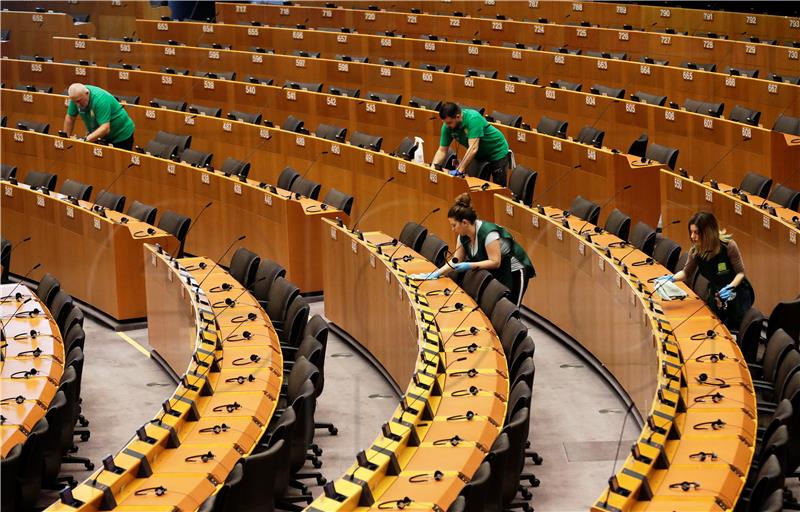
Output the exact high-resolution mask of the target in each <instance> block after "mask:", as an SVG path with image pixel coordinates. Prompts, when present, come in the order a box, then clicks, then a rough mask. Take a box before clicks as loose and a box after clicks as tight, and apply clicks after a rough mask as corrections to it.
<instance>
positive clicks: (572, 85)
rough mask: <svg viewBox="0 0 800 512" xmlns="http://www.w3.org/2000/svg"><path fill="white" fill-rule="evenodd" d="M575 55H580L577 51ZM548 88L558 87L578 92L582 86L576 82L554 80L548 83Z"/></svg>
mask: <svg viewBox="0 0 800 512" xmlns="http://www.w3.org/2000/svg"><path fill="white" fill-rule="evenodd" d="M577 55H580V50H578V53H577ZM550 87H558V88H559V89H567V90H568V91H579V92H580V90H581V89H583V84H579V83H576V82H569V81H567V80H555V81H553V82H550Z"/></svg>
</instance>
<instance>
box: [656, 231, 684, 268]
mask: <svg viewBox="0 0 800 512" xmlns="http://www.w3.org/2000/svg"><path fill="white" fill-rule="evenodd" d="M680 255H681V246H680V245H678V244H677V243H676V242H675V241H674V240H670V239H669V238H666V237H663V236H659V235H656V241H655V245H654V247H653V259H654V260H656V261H657V262H659V263H660V264H662V265H663V266H664V267H666V269H667V270H669V271H670V272H672V273H675V272H677V271H678V258H680Z"/></svg>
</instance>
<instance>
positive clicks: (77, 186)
mask: <svg viewBox="0 0 800 512" xmlns="http://www.w3.org/2000/svg"><path fill="white" fill-rule="evenodd" d="M61 193H62V194H64V195H66V196H69V197H74V198H76V199H80V200H82V201H88V200H89V198H90V197H91V195H92V186H91V185H86V184H84V183H81V182H80V181H75V180H72V179H67V180H64V183H62V184H61Z"/></svg>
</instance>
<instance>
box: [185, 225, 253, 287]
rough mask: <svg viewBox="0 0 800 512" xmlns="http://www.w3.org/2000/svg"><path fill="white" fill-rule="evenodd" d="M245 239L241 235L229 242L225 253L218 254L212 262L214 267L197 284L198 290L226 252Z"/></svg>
mask: <svg viewBox="0 0 800 512" xmlns="http://www.w3.org/2000/svg"><path fill="white" fill-rule="evenodd" d="M245 238H247V235H242V236H240V237H239V238H237V239H236V240H234V241H233V242H231V244H230V245H229V246H228V248H227V249H225V252H223V253H222V254H220V256H219V258H217V259H216V261H214V265H213V266H212V267H211V269H210V270H209V271H208V274H206V276H205V277H204V278H203V279H202V280H201V281H200V282H199V283H197V287H198V288H200V287H201V286H202V285H203V283H204V282H205V281H206V279H208V276H210V275H211V273H212V272H213V271H214V269H215V268H217V266H218V265H219V262H220V261H221V260H222V258H224V257H225V255H226V254H228V252H229V251H230V250H231V249H232V248H233V246H234V245H236V242H241V241H242V240H244V239H245Z"/></svg>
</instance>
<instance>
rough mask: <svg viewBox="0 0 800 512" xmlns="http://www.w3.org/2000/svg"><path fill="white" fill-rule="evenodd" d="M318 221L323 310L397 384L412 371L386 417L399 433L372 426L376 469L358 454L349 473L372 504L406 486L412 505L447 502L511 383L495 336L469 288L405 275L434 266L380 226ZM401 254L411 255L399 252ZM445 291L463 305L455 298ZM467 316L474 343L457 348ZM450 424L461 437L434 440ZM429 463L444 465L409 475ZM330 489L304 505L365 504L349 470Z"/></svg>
mask: <svg viewBox="0 0 800 512" xmlns="http://www.w3.org/2000/svg"><path fill="white" fill-rule="evenodd" d="M324 222H325V224H326V229H325V232H324V234H323V241H322V249H323V257H322V261H323V264H324V266H325V271H324V273H323V275H324V276H325V293H326V300H325V315H326V316H327V317H328V318H329V319H331V320H332V321H333V322H334V323H336V324H337V325H338V326H339V327H340V328H342V329H344V330H345V331H347V332H348V333H349V334H350V335H351V336H353V337H354V339H356V340H357V341H358V342H359V343H360V344H361V345H362V346H363V347H364V348H365V349H366V350H368V351H369V352H370V353H371V354H372V355H373V356H374V357H375V358H376V359H377V361H378V362H379V363H380V364H381V365H382V366H383V368H385V369H386V371H387V373H388V374H389V375H390V376H391V378H392V379H393V380H394V381H395V383H397V384H399V385H401V386H402V383H403V382H405V381H406V380H407V379H408V378H409V375H410V376H411V382H409V384H408V387H407V389H406V393H405V395H404V399H403V403H404V404H405V406H403V405H402V404H401V406H400V407H398V409H397V410H396V411H395V413H394V414H393V417H392V418H391V420H390V421H389V422H388V424H387V425H388V428H389V430H390V431H391V432H392V434H394V435H396V436H397V437H396V438H395V439H391V438H386V437H383V436H379V437H378V438H377V439H376V440H375V442H374V443H373V444H372V446H371V447H370V448H368V449H366V455H367V459H368V461H369V462H371V463H374V464H375V465H376V466H375V469H374V470H371V469H369V468H363V467H359V466H358V465H357V464H356V465H353V466H352V467H350V468H349V469H348V470H347V475H354V476H355V475H356V473H357V476H356V481H357V482H361V481H363V482H365V484H366V489H368V490H369V492H370V493H371V494H372V496H373V497H374V499H375V501H376V504H377V503H383V502H386V501H390V500H394V499H398V497H401V498H402V497H403V496H409V497H411V499H412V500H413V502H414V504H413V505H411V506H410V508H411V509H412V510H413V509H415V507H422V508H426V509H431V508H433V506H434V504H436V505H437V506H439V507H441V508H442V509H443V510H446V509H447V507H448V506H449V505H450V504H451V503H452V501H453V500H454V499H455V498H456V496H457V495H458V493H459V491H460V490H461V489H462V488H463V486H464V483H465V482H466V481H469V478H470V477H471V476H472V475H473V474H474V472H475V471H476V470H477V468H478V466H479V465H480V462H481V461H482V460H483V456H484V454H485V450H487V449H488V447H491V445H492V443H493V442H494V440H495V439H496V437H497V435H498V433H499V430H500V429H501V428H502V425H503V422H504V418H505V414H506V400H507V397H508V386H509V382H508V367H507V365H506V360H505V357H504V355H503V351H502V346H501V345H500V343H499V339H498V338H497V335H496V334H495V332H494V330H493V328H492V325H491V322H489V319H488V318H486V316H485V315H484V314H483V313H482V312H481V311H480V309H479V308H478V306H477V305H476V304H475V302H474V301H473V300H472V299H471V297H469V295H466V294H464V293H459V292H457V293H452V294H450V295H449V296H444V295H443V294H442V293H441V291H442V290H443V289H444V288H445V287H447V288H450V289H451V290H453V289H456V290H457V289H458V288H457V286H456V285H455V284H454V283H453V282H452V281H451V280H450V279H439V280H435V281H425V282H411V281H409V280H408V278H407V275H408V274H412V273H418V272H429V271H431V270H433V268H434V267H433V264H432V263H430V262H428V261H427V260H425V259H424V258H422V257H421V256H420V255H419V254H417V253H415V252H414V251H412V250H411V249H409V248H407V247H404V246H384V247H383V248H380V247H378V246H377V245H376V244H380V243H386V242H389V241H391V237H389V236H386V235H385V234H383V233H380V232H366V233H363V239H362V238H360V237H357V236H355V235H354V234H353V233H352V232H351V231H350V230H349V229H348V228H347V227H344V226H341V227H340V226H337V225H336V224H335V223H333V222H330V221H328V220H326V221H324ZM391 256H393V257H394V260H393V262H390V261H389V257H391ZM403 256H409V257H411V259H410V260H409V261H403V259H402V258H403ZM354 286H355V292H354ZM454 297H455V298H456V299H454ZM453 300H456V302H460V303H462V304H463V307H462V308H460V309H459V308H454V306H453V304H455V302H452V301H453ZM364 318H369V319H370V321H368V322H365V321H364ZM473 326H474V327H478V328H479V330H480V332H481V335H480V336H476V337H471V338H470V341H473V342H475V343H476V345H478V347H479V348H478V350H477V351H475V352H473V353H469V354H467V355H466V356H465V354H466V352H464V351H463V350H459V349H458V347H457V345H458V344H460V343H461V342H463V341H464V340H463V338H457V339H458V340H459V342H455V341H454V340H455V338H453V332H454V331H455V330H456V329H469V328H470V327H473ZM387 340H392V341H391V342H389V343H387ZM469 369H475V370H476V372H477V373H478V375H479V376H478V377H477V378H478V379H479V380H480V391H479V392H478V394H477V395H475V396H473V395H471V394H467V395H466V396H465V394H464V392H463V390H464V389H465V385H466V383H465V382H464V379H463V377H462V375H463V374H464V372H465V371H467V370H469ZM469 384H470V385H471V384H473V380H472V379H470V382H469ZM468 410H471V411H473V412H474V413H475V418H474V419H473V420H472V421H469V422H467V421H466V420H464V421H459V420H458V416H459V415H464V414H465V413H466V411H468ZM410 429H413V430H415V431H416V433H417V435H418V436H419V439H420V443H419V445H416V443H410V442H409V435H410ZM455 434H458V435H459V436H460V437H461V438H462V439H463V441H462V442H461V443H459V444H458V445H457V446H452V445H451V444H450V443H441V442H439V440H441V439H443V438H446V439H449V438H451V437H452V436H453V435H455ZM388 453H391V454H392V457H393V458H394V459H396V460H397V464H398V466H399V469H400V472H399V475H397V476H394V475H391V474H387V468H388V465H389V457H388V456H387V454H388ZM435 470H440V471H443V473H444V475H445V477H444V478H443V479H442V480H441V481H439V482H434V481H433V480H431V481H430V482H429V483H427V484H419V483H415V482H414V481H411V480H409V478H410V477H411V476H412V475H414V474H418V473H420V472H422V473H425V472H430V473H433V471H435ZM459 475H462V476H459ZM336 489H337V491H338V492H339V493H342V494H343V495H344V499H343V500H342V501H337V500H332V499H329V498H325V497H320V498H318V499H317V500H315V501H314V503H313V504H312V505H311V507H312V508H313V509H314V510H325V511H332V510H341V511H345V510H367V509H368V507H359V506H358V502H359V497H360V496H361V495H362V493H363V492H365V491H363V490H362V488H361V487H360V486H359V485H356V484H355V483H353V481H352V480H351V479H350V477H349V476H345V477H343V478H341V479H339V480H337V481H336Z"/></svg>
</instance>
